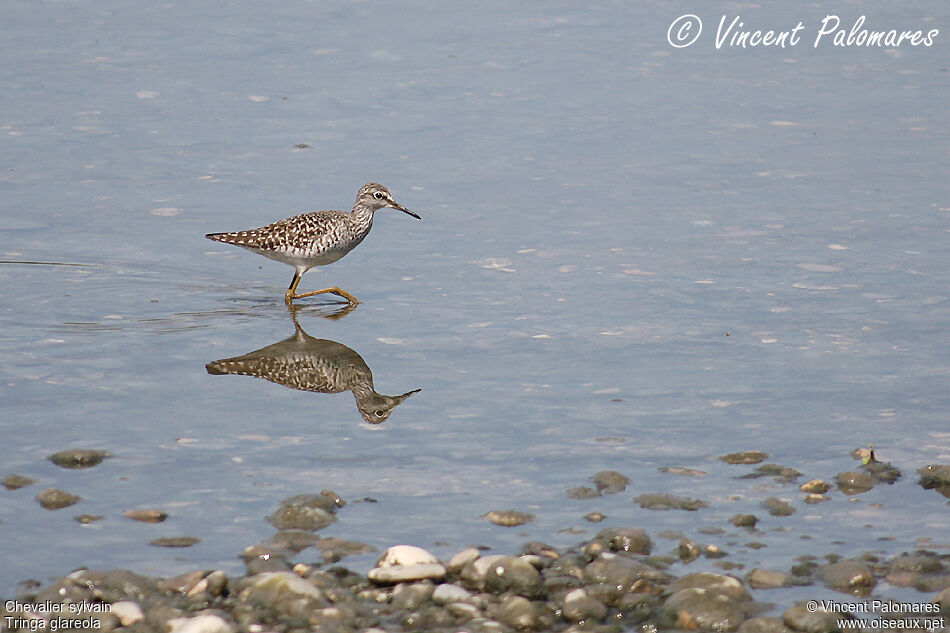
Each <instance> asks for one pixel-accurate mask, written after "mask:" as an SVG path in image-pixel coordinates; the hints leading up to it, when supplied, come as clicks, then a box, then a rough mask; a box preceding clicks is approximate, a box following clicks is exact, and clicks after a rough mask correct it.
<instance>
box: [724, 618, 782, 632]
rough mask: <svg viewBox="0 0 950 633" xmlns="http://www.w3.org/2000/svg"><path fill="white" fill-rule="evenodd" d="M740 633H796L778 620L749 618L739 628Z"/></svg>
mask: <svg viewBox="0 0 950 633" xmlns="http://www.w3.org/2000/svg"><path fill="white" fill-rule="evenodd" d="M738 633H794V632H793V631H792V630H791V629H790V628H788V627H787V626H785V624H783V623H782V621H781V620H779V619H778V618H749V619H748V620H746V621H745V622H743V623H742V625H741V626H739V631H738Z"/></svg>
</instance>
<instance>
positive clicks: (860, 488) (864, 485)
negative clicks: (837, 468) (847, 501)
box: [837, 470, 874, 495]
mask: <svg viewBox="0 0 950 633" xmlns="http://www.w3.org/2000/svg"><path fill="white" fill-rule="evenodd" d="M837 481H838V488H840V489H841V492H843V493H844V494H846V495H856V494H861V493H862V492H867V491H868V490H870V489H871V488H873V487H874V477H872V476H871V475H869V474H868V473H866V472H863V471H857V470H846V471H844V472H840V473H838V476H837Z"/></svg>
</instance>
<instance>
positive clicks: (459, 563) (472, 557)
mask: <svg viewBox="0 0 950 633" xmlns="http://www.w3.org/2000/svg"><path fill="white" fill-rule="evenodd" d="M481 555H482V553H481V552H479V551H478V549H476V548H474V547H468V548H466V549H463V550H462V551H461V552H459V553H458V554H456V555H455V556H453V557H452V558H450V559H449V563H448V570H449V573H453V574H457V573H459V572H461V571H462V569H463V568H464V567H465V566H466V565H468V564H469V563H474V562H475V561H476V560H478V558H479V557H480V556H481Z"/></svg>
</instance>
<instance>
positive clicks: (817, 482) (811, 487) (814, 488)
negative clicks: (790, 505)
mask: <svg viewBox="0 0 950 633" xmlns="http://www.w3.org/2000/svg"><path fill="white" fill-rule="evenodd" d="M830 487H831V486H829V485H828V482H827V481H825V480H824V479H809V480H808V481H806V482H805V483H803V484H802V485H801V486H799V487H798V489H799V490H801V491H802V492H809V493H814V494H819V495H823V494H825V493H826V492H828V490H829V488H830Z"/></svg>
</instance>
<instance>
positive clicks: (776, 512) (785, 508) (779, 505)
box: [762, 497, 795, 517]
mask: <svg viewBox="0 0 950 633" xmlns="http://www.w3.org/2000/svg"><path fill="white" fill-rule="evenodd" d="M762 506H763V507H764V508H765V509H766V510H768V511H769V514H771V515H772V516H775V517H787V516H789V515H790V514H794V513H795V508H793V507H792V506H791V504H789V503H788V502H785V501H782V500H781V499H779V498H778V497H769V498H767V499H766V500H765V501H763V502H762Z"/></svg>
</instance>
